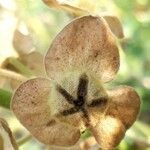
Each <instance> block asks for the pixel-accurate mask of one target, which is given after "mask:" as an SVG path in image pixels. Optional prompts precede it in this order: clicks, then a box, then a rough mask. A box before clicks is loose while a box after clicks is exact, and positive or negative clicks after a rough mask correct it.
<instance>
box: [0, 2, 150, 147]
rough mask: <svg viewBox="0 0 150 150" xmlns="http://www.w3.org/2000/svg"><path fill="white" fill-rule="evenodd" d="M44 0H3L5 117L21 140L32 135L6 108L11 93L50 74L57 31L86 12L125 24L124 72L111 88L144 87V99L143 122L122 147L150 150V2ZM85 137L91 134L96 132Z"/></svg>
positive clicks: (0, 48) (1, 101) (0, 59)
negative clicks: (48, 55) (48, 60)
mask: <svg viewBox="0 0 150 150" xmlns="http://www.w3.org/2000/svg"><path fill="white" fill-rule="evenodd" d="M43 1H44V2H45V3H47V4H48V5H46V4H45V3H44V2H43ZM43 1H42V0H36V1H35V0H7V1H4V0H0V66H1V67H0V105H1V106H0V118H6V120H7V121H8V123H9V124H10V127H11V128H12V131H13V133H14V135H15V137H16V139H17V140H19V139H21V138H23V139H24V137H25V139H26V136H27V137H28V134H29V133H28V132H27V131H26V130H25V129H24V128H23V127H22V126H21V125H20V124H19V123H18V122H17V120H16V119H15V118H14V115H12V114H11V113H10V112H9V110H6V109H4V108H3V107H6V108H9V102H10V98H11V93H12V92H13V91H14V89H15V88H16V87H17V86H18V84H20V82H22V81H25V80H27V79H28V78H30V77H34V76H45V72H44V67H43V61H42V59H43V57H44V56H45V52H46V51H47V49H48V48H49V46H50V43H51V41H52V40H53V39H54V37H55V36H56V34H57V33H58V32H59V31H60V30H61V29H62V28H63V27H64V26H65V25H66V24H67V23H68V22H69V21H71V20H72V19H74V18H75V17H77V16H80V15H85V14H86V13H87V14H96V15H105V14H108V15H116V16H117V17H118V18H119V19H120V21H121V23H122V24H123V29H124V35H125V38H124V39H121V40H119V41H118V45H119V46H120V54H121V58H120V59H121V65H120V71H119V75H117V78H116V80H114V81H113V83H112V84H111V85H108V86H109V87H111V86H112V85H113V86H117V85H120V84H126V85H130V86H132V87H134V88H135V89H136V90H137V91H138V93H139V95H140V97H141V99H142V106H141V113H140V115H139V120H138V121H137V122H136V123H135V124H134V126H133V127H132V128H131V129H130V130H129V131H128V133H127V134H126V137H125V139H124V140H123V141H122V142H121V144H120V145H119V147H118V149H119V150H148V149H149V148H150V141H149V139H150V126H149V124H150V117H149V116H150V42H149V39H150V1H149V0H92V1H91V0H59V1H55V0H43ZM48 1H49V3H48ZM50 1H51V2H52V3H50ZM2 68H3V69H2ZM85 135H87V137H88V136H89V135H90V134H87V133H86V134H85ZM84 138H85V136H84ZM33 143H34V144H33ZM20 149H21V150H24V149H35V150H38V149H45V145H42V144H41V143H38V142H37V141H35V139H33V138H32V139H31V138H30V140H29V141H28V142H26V143H25V144H23V145H21V146H20Z"/></svg>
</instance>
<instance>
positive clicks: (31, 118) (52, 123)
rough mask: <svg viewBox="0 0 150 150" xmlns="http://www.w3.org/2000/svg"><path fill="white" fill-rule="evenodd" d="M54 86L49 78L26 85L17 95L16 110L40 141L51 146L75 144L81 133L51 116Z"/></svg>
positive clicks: (21, 120)
mask: <svg viewBox="0 0 150 150" xmlns="http://www.w3.org/2000/svg"><path fill="white" fill-rule="evenodd" d="M51 85H52V84H51V82H50V81H49V80H48V79H45V78H35V79H31V80H28V81H27V82H24V83H23V84H22V85H21V86H20V87H19V88H18V89H17V91H16V92H15V94H14V96H13V100H12V105H11V107H12V110H13V111H14V113H15V115H16V116H17V118H18V119H19V120H20V122H21V123H22V124H23V125H24V126H25V127H26V128H27V129H28V130H29V131H30V132H31V133H32V134H33V136H35V137H36V138H37V139H38V140H39V141H41V142H43V143H45V144H48V145H58V146H71V145H74V144H75V143H76V142H77V141H78V139H79V137H80V132H79V130H78V129H77V128H75V127H72V126H70V125H67V124H64V123H61V122H59V121H57V120H56V119H55V118H52V116H51V106H50V105H51V104H50V103H49V99H50V98H51V97H50V94H51ZM56 109H57V108H56Z"/></svg>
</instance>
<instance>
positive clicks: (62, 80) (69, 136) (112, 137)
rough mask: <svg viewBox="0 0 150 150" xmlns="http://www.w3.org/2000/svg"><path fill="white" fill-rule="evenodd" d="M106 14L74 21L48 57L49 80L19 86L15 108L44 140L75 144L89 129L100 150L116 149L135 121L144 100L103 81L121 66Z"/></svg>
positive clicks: (22, 120) (20, 116) (19, 116)
mask: <svg viewBox="0 0 150 150" xmlns="http://www.w3.org/2000/svg"><path fill="white" fill-rule="evenodd" d="M112 32H113V31H111V29H110V25H108V24H107V22H106V21H105V19H104V18H103V17H95V16H84V17H81V18H78V19H76V20H74V21H72V22H71V23H70V24H69V25H67V26H66V27H65V28H64V29H63V30H62V31H61V32H60V33H59V34H58V35H57V37H56V38H55V39H54V41H53V43H52V45H51V47H50V49H49V50H48V52H47V54H46V57H45V60H44V61H45V68H46V72H47V75H48V76H49V78H50V80H49V79H45V78H35V79H31V80H28V81H27V82H25V83H23V84H21V85H20V87H19V88H18V89H17V90H16V92H15V94H14V96H13V98H12V104H11V107H12V110H13V111H14V113H15V115H16V116H17V118H18V119H19V120H20V122H21V123H22V124H23V125H24V126H25V127H26V128H27V129H28V130H29V131H30V132H31V133H32V134H33V135H34V136H35V137H36V138H37V139H38V140H39V141H41V142H43V143H45V144H48V145H56V146H71V145H74V144H75V143H77V141H78V140H79V138H80V132H82V131H84V130H85V129H89V130H90V131H91V132H92V133H93V135H94V137H95V139H96V141H97V142H98V144H99V145H100V147H101V148H102V149H114V148H115V147H116V146H117V145H118V144H119V142H120V141H121V139H122V138H123V137H124V135H125V132H126V130H127V129H128V128H129V127H130V126H131V125H132V124H133V123H134V121H135V120H136V118H137V115H138V112H139V109H140V99H139V96H138V95H137V93H136V92H135V91H134V90H133V89H132V88H131V87H126V86H124V87H119V88H118V89H114V90H112V91H109V90H106V89H105V88H104V85H103V84H104V83H105V82H108V81H110V80H112V79H113V78H114V76H115V74H116V72H117V71H118V68H119V52H118V47H117V44H116V37H115V36H114V34H113V33H112Z"/></svg>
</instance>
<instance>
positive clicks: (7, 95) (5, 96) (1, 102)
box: [0, 89, 12, 109]
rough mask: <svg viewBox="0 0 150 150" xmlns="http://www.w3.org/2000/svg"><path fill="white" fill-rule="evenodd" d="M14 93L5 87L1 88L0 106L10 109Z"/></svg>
mask: <svg viewBox="0 0 150 150" xmlns="http://www.w3.org/2000/svg"><path fill="white" fill-rule="evenodd" d="M11 96H12V93H11V92H9V91H6V90H4V89H0V106H3V107H4V108H7V109H9V108H10V101H11Z"/></svg>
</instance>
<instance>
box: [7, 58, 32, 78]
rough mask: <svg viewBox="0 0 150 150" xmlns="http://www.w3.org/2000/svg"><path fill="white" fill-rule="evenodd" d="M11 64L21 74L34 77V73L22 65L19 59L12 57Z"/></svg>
mask: <svg viewBox="0 0 150 150" xmlns="http://www.w3.org/2000/svg"><path fill="white" fill-rule="evenodd" d="M9 63H10V64H11V65H13V66H14V67H15V68H16V69H17V70H18V71H19V72H20V73H21V74H24V75H26V76H28V77H29V76H32V75H33V73H32V71H31V70H30V69H29V68H28V67H26V66H25V65H24V64H22V63H21V62H20V61H19V60H18V59H16V58H13V57H11V58H9Z"/></svg>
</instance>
